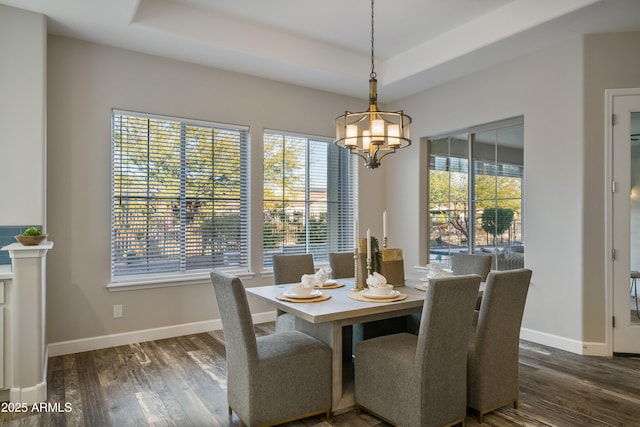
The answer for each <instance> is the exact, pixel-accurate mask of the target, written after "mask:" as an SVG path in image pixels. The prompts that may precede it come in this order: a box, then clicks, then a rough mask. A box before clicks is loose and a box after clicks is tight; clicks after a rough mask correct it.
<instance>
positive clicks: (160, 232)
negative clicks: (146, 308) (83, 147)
mask: <svg viewBox="0 0 640 427" xmlns="http://www.w3.org/2000/svg"><path fill="white" fill-rule="evenodd" d="M247 141H248V132H247V129H246V128H241V127H235V126H228V125H218V124H213V123H205V122H196V121H191V120H182V119H176V118H170V117H159V116H151V115H146V114H138V113H130V112H126V111H114V112H113V114H112V156H113V159H112V160H113V161H112V200H111V275H112V280H115V279H117V278H120V279H122V278H125V277H132V276H133V277H136V278H139V277H140V275H145V274H149V275H158V274H169V273H174V274H175V273H178V274H180V273H185V272H190V271H192V270H198V269H211V268H214V267H215V268H217V267H233V268H234V269H248V261H247V247H248V244H247V241H248V237H247V236H248V233H247V229H248V214H247V212H248V210H247V181H248V171H247V164H248V161H247Z"/></svg>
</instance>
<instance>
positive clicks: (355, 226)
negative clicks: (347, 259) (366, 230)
mask: <svg viewBox="0 0 640 427" xmlns="http://www.w3.org/2000/svg"><path fill="white" fill-rule="evenodd" d="M353 248H354V249H357V248H358V218H354V219H353Z"/></svg>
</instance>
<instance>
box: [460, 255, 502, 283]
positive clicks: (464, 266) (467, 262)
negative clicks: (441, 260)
mask: <svg viewBox="0 0 640 427" xmlns="http://www.w3.org/2000/svg"><path fill="white" fill-rule="evenodd" d="M492 263H493V257H492V256H491V255H480V254H454V255H453V257H452V258H451V271H453V274H454V275H456V276H459V275H464V274H477V275H478V276H480V279H481V281H482V282H486V280H487V276H488V275H489V272H490V271H491V264H492Z"/></svg>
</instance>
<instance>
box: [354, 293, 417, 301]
mask: <svg viewBox="0 0 640 427" xmlns="http://www.w3.org/2000/svg"><path fill="white" fill-rule="evenodd" d="M406 297H407V296H406V295H405V294H402V293H401V294H400V295H397V296H395V297H392V298H367V297H366V296H364V295H362V294H361V293H360V292H352V293H350V294H349V298H351V299H355V300H358V301H365V302H395V301H402V300H403V299H405V298H406Z"/></svg>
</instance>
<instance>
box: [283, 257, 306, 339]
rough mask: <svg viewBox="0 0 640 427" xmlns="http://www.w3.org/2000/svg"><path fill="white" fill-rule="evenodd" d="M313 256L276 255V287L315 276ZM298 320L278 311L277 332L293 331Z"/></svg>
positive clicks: (289, 314) (291, 315)
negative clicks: (304, 275) (305, 276)
mask: <svg viewBox="0 0 640 427" xmlns="http://www.w3.org/2000/svg"><path fill="white" fill-rule="evenodd" d="M314 273H315V266H314V265H313V255H312V254H302V255H274V256H273V281H274V284H275V285H283V284H286V283H297V282H299V281H300V278H301V277H302V275H303V274H314ZM295 326H296V318H295V316H294V315H293V314H291V313H285V312H283V311H280V310H278V311H277V312H276V332H283V331H293V330H295Z"/></svg>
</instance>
